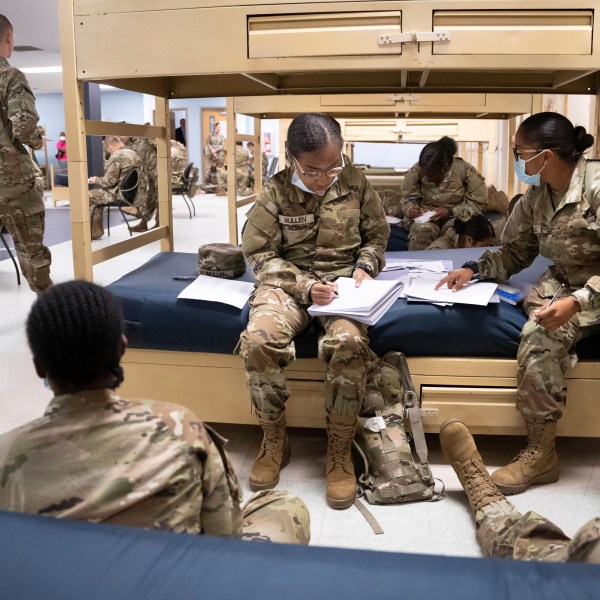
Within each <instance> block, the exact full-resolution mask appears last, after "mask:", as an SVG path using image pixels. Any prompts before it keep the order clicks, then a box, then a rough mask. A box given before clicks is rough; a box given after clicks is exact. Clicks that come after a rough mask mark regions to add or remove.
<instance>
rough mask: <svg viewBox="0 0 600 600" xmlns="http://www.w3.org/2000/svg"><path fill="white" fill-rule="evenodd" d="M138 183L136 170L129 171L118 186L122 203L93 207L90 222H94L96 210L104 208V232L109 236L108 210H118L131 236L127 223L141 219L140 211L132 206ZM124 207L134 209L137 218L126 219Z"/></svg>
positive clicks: (118, 201)
mask: <svg viewBox="0 0 600 600" xmlns="http://www.w3.org/2000/svg"><path fill="white" fill-rule="evenodd" d="M139 182H140V175H139V173H138V171H137V169H134V170H133V171H131V173H129V175H127V177H125V179H123V181H122V182H121V185H120V186H119V190H120V191H121V196H122V197H123V199H124V201H122V200H116V201H114V202H109V203H108V204H96V205H94V208H93V209H92V215H91V222H92V223H93V222H94V213H95V212H96V209H97V208H99V207H101V206H104V207H106V209H107V213H106V231H107V233H108V235H109V236H110V209H111V208H118V209H119V212H120V213H121V216H122V217H123V220H124V221H125V225H127V229H128V231H129V235H130V236H131V235H133V231H131V226H130V224H129V221H130V220H135V219H141V218H142V213H141V212H140V209H139V208H138V207H137V206H134V204H133V203H134V201H135V197H136V195H137V191H138V185H139ZM126 206H127V207H133V208H135V209H136V211H137V217H133V219H128V218H127V215H126V214H125V213H124V212H123V208H124V207H126Z"/></svg>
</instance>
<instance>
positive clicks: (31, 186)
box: [0, 178, 52, 293]
mask: <svg viewBox="0 0 600 600" xmlns="http://www.w3.org/2000/svg"><path fill="white" fill-rule="evenodd" d="M45 215H46V213H45V209H44V188H43V184H42V180H41V179H40V178H37V179H35V181H33V182H32V183H28V184H18V185H13V186H10V187H6V186H0V227H2V226H4V227H6V229H7V230H8V233H10V235H11V237H12V239H13V242H14V244H15V251H16V253H17V258H18V260H19V265H20V267H21V272H22V273H23V275H24V277H25V279H27V283H28V284H29V287H30V288H31V290H32V291H34V292H36V293H39V292H41V291H43V290H45V289H46V288H47V287H50V286H51V285H52V280H51V279H50V263H51V262H52V255H51V254H50V250H49V249H48V248H47V247H46V246H44V243H43V241H44V230H45V224H46V218H45Z"/></svg>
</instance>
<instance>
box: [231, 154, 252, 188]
mask: <svg viewBox="0 0 600 600" xmlns="http://www.w3.org/2000/svg"><path fill="white" fill-rule="evenodd" d="M249 185H250V161H249V157H248V153H247V152H246V151H245V150H244V148H243V146H242V142H237V143H236V147H235V189H236V191H237V193H238V195H239V196H248V195H249V194H252V193H253V190H250V189H248V187H249Z"/></svg>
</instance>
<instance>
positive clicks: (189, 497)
mask: <svg viewBox="0 0 600 600" xmlns="http://www.w3.org/2000/svg"><path fill="white" fill-rule="evenodd" d="M27 337H28V341H29V344H30V347H31V349H32V352H33V356H34V363H35V367H36V370H37V373H38V375H39V376H40V377H45V378H47V381H48V384H49V386H50V387H51V388H52V391H53V392H54V394H55V397H54V398H53V399H52V401H51V402H50V404H49V406H48V408H47V410H46V412H45V414H44V416H43V417H41V418H40V419H37V420H35V421H33V422H31V423H28V424H27V425H25V426H23V427H20V428H18V429H16V430H13V431H11V432H8V433H7V434H4V435H3V436H0V470H1V476H0V508H1V509H4V510H12V511H19V512H26V513H34V514H42V515H46V516H53V517H58V518H72V519H81V520H86V521H92V522H97V523H99V522H102V523H111V524H119V525H129V526H134V527H146V528H155V529H163V530H167V531H173V532H182V533H191V534H211V535H220V536H232V537H240V538H242V539H257V540H261V541H273V542H286V543H303V544H306V543H308V541H309V517H308V511H307V509H306V506H305V505H304V503H303V502H302V501H301V500H299V499H298V498H295V497H293V496H291V495H290V494H287V493H286V492H271V491H268V492H262V493H260V494H256V495H254V496H253V497H251V498H250V501H249V502H248V503H247V504H246V505H245V506H244V507H241V506H240V500H241V496H242V494H241V490H240V485H239V482H238V480H237V477H236V475H235V473H234V471H233V468H232V465H231V462H230V461H229V458H228V456H227V453H226V451H225V443H226V440H224V439H223V438H222V437H221V436H220V435H219V434H218V433H216V432H215V431H214V430H213V429H212V428H210V427H208V426H206V425H204V424H203V423H202V422H201V421H200V420H199V419H198V418H197V417H196V415H194V414H193V413H192V412H191V411H189V410H188V409H186V408H184V407H182V406H178V405H176V404H171V403H168V402H152V401H143V400H142V401H140V400H136V401H129V400H126V399H124V398H120V397H119V396H117V394H116V393H115V391H114V390H115V388H116V387H117V386H118V385H119V384H120V383H121V382H122V380H123V371H122V369H121V367H120V364H119V363H120V359H121V356H122V355H123V352H124V350H125V339H124V337H123V322H122V319H121V315H120V309H119V303H118V300H117V299H116V298H114V297H113V296H112V295H111V294H109V293H108V292H107V291H106V290H104V289H103V288H101V287H99V286H97V285H94V284H93V283H89V282H85V281H71V282H68V283H64V284H60V285H57V286H55V287H53V288H52V289H51V290H49V291H48V292H46V293H44V294H43V295H42V296H41V297H40V299H39V300H38V301H37V303H36V304H35V305H34V306H33V308H32V310H31V313H30V315H29V318H28V320H27Z"/></svg>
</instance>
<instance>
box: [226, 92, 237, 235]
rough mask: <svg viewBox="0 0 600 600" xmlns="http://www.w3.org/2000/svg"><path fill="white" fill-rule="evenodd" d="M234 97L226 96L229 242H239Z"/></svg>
mask: <svg viewBox="0 0 600 600" xmlns="http://www.w3.org/2000/svg"><path fill="white" fill-rule="evenodd" d="M233 100H234V99H233V98H231V97H228V98H226V110H227V161H226V162H227V211H228V213H229V242H230V243H231V244H237V243H238V223H237V206H236V204H237V187H236V185H235V138H236V133H237V132H236V128H235V112H234V107H233Z"/></svg>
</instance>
